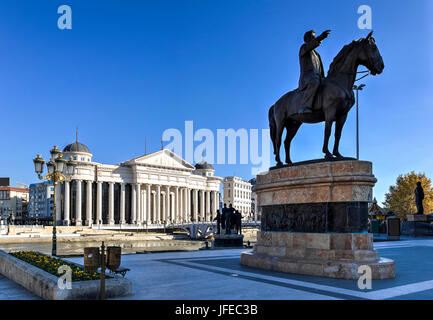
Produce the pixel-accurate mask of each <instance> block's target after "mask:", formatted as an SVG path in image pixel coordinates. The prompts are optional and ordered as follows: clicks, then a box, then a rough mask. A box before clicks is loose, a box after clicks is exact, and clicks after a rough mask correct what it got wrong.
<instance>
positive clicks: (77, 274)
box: [9, 251, 99, 281]
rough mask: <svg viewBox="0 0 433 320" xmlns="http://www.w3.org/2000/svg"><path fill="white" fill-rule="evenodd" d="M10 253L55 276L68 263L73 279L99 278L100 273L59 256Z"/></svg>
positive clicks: (32, 252)
mask: <svg viewBox="0 0 433 320" xmlns="http://www.w3.org/2000/svg"><path fill="white" fill-rule="evenodd" d="M9 254H10V255H12V256H14V257H15V258H18V259H20V260H23V261H25V262H27V263H29V264H31V265H33V266H35V267H38V268H40V269H42V270H44V271H46V272H48V273H50V274H52V275H55V276H59V274H58V273H57V271H58V270H59V267H60V266H62V265H67V266H69V267H70V268H71V269H72V281H84V280H98V279H99V273H97V272H93V273H91V272H87V271H86V270H84V269H83V268H81V267H79V266H77V265H76V264H73V263H70V262H66V261H64V260H61V259H58V258H54V257H50V256H47V255H45V254H42V253H39V252H35V251H17V252H11V253H9Z"/></svg>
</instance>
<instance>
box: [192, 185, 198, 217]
mask: <svg viewBox="0 0 433 320" xmlns="http://www.w3.org/2000/svg"><path fill="white" fill-rule="evenodd" d="M193 194H194V198H193V202H194V204H193V206H194V208H193V209H194V210H193V213H192V221H193V222H197V221H198V220H197V216H198V190H197V189H194V190H193Z"/></svg>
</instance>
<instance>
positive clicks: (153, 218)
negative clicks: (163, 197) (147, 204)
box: [152, 191, 158, 223]
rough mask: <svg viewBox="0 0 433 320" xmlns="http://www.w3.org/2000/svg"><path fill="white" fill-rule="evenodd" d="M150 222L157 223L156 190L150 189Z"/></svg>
mask: <svg viewBox="0 0 433 320" xmlns="http://www.w3.org/2000/svg"><path fill="white" fill-rule="evenodd" d="M152 223H158V219H157V217H156V191H152Z"/></svg>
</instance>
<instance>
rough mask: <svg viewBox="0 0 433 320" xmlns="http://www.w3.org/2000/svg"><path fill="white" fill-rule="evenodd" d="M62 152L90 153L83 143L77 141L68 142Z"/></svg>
mask: <svg viewBox="0 0 433 320" xmlns="http://www.w3.org/2000/svg"><path fill="white" fill-rule="evenodd" d="M63 152H84V153H90V154H91V152H90V150H89V148H87V147H86V146H85V145H84V144H82V143H79V142H78V141H77V142H74V143H71V144H68V145H67V146H66V147H65V148H64V149H63Z"/></svg>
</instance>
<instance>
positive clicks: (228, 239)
mask: <svg viewBox="0 0 433 320" xmlns="http://www.w3.org/2000/svg"><path fill="white" fill-rule="evenodd" d="M243 246H244V236H243V235H242V234H215V235H214V247H216V248H219V247H243Z"/></svg>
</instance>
